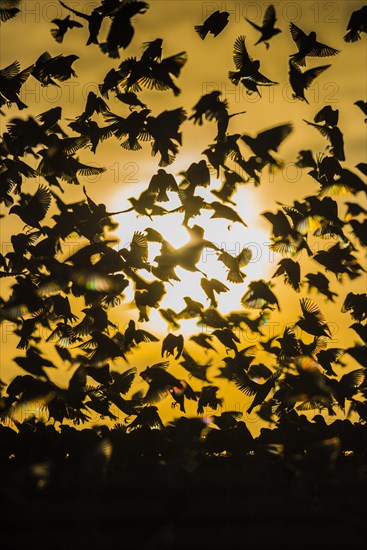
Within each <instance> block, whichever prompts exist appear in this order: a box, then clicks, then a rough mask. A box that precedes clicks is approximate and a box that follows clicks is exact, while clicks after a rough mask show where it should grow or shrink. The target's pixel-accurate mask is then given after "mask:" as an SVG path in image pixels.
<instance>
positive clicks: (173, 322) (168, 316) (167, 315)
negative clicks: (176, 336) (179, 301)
mask: <svg viewBox="0 0 367 550" xmlns="http://www.w3.org/2000/svg"><path fill="white" fill-rule="evenodd" d="M159 313H160V314H161V315H162V317H163V319H164V320H165V321H167V323H168V325H169V326H170V327H172V328H173V330H178V329H179V328H181V325H180V323H179V322H178V321H177V314H176V312H175V311H174V310H173V309H172V308H170V307H168V308H159Z"/></svg>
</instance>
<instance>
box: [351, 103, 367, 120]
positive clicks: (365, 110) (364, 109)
mask: <svg viewBox="0 0 367 550" xmlns="http://www.w3.org/2000/svg"><path fill="white" fill-rule="evenodd" d="M354 105H356V106H357V107H359V109H361V111H362V113H363V114H364V115H365V116H366V118H365V119H364V121H365V122H367V101H363V100H362V99H359V100H358V101H355V102H354Z"/></svg>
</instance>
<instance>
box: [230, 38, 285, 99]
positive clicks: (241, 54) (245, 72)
mask: <svg viewBox="0 0 367 550" xmlns="http://www.w3.org/2000/svg"><path fill="white" fill-rule="evenodd" d="M233 61H234V64H235V67H236V69H237V70H236V71H229V73H228V78H229V79H230V81H231V82H232V83H233V84H235V85H236V86H238V84H239V83H240V82H241V83H242V84H243V85H246V83H247V85H248V84H250V86H251V85H253V87H252V91H257V85H259V86H273V85H275V84H278V82H274V81H273V80H270V79H269V78H267V77H266V76H264V75H263V74H262V73H260V71H259V69H260V61H258V60H254V59H252V57H250V55H249V54H248V52H247V49H246V43H245V37H244V36H243V35H241V36H238V37H237V38H236V40H235V43H234V46H233Z"/></svg>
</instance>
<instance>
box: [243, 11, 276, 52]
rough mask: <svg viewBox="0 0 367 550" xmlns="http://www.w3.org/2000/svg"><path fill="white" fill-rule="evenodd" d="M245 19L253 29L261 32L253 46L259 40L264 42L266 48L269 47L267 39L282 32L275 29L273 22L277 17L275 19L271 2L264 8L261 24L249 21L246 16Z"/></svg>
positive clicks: (258, 42)
mask: <svg viewBox="0 0 367 550" xmlns="http://www.w3.org/2000/svg"><path fill="white" fill-rule="evenodd" d="M245 19H246V21H247V22H248V23H250V25H252V26H253V27H254V29H256V30H257V31H259V32H260V33H261V36H260V38H259V40H258V41H257V42H255V46H256V45H257V44H260V42H264V44H265V46H266V49H268V48H269V40H270V39H271V38H272V37H273V36H275V35H277V34H279V33H280V32H282V31H281V30H280V29H277V28H276V27H275V23H276V20H277V19H276V15H275V8H274V6H273V4H270V5H269V6H268V7H267V8H266V11H265V15H264V19H263V22H262V25H261V26H260V25H257V24H256V23H254V22H253V21H250V20H249V19H248V18H247V17H246V18H245Z"/></svg>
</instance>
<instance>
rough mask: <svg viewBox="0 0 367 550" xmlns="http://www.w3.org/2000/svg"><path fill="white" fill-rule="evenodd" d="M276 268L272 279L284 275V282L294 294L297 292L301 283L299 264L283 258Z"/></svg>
mask: <svg viewBox="0 0 367 550" xmlns="http://www.w3.org/2000/svg"><path fill="white" fill-rule="evenodd" d="M278 266H279V267H278V268H277V269H276V271H275V273H274V274H273V276H272V279H273V278H274V277H279V276H280V275H284V282H285V283H287V284H289V285H290V286H291V287H292V288H293V289H294V290H295V291H296V292H299V291H300V283H301V267H300V264H299V262H296V261H294V260H292V259H291V258H283V259H282V260H280V261H279V262H278Z"/></svg>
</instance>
